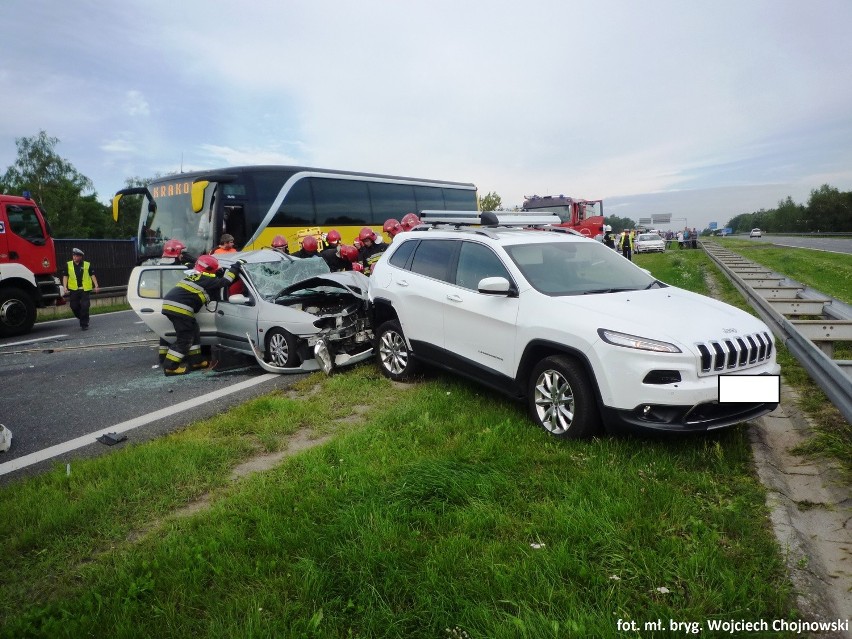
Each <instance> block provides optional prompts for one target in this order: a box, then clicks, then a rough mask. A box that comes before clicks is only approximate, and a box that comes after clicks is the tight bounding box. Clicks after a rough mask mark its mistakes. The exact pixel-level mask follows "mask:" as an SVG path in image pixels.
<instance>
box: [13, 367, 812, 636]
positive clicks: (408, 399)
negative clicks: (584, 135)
mask: <svg viewBox="0 0 852 639" xmlns="http://www.w3.org/2000/svg"><path fill="white" fill-rule="evenodd" d="M364 388H369V389H370V392H369V393H364V390H363V389H364ZM299 390H300V392H299V394H298V396H297V397H291V396H289V395H287V394H276V395H271V396H266V397H264V398H261V399H257V400H254V401H252V402H249V403H247V404H245V405H243V406H242V407H240V408H239V409H238V410H236V411H233V412H231V413H228V414H225V415H222V416H220V417H217V418H216V419H214V420H210V421H205V422H202V423H198V424H194V425H192V426H190V427H188V428H187V429H185V430H183V431H181V432H179V433H175V434H173V435H171V436H169V437H165V438H162V439H161V440H158V441H155V442H151V443H148V444H144V445H139V446H129V447H127V448H125V449H124V450H121V451H117V452H115V453H114V454H111V455H109V456H106V457H102V458H100V459H96V460H91V461H85V462H80V463H77V464H75V467H74V469H73V471H72V474H71V476H70V477H68V476H66V475H65V473H64V469H62V468H57V469H56V470H55V471H54V472H52V473H50V474H47V475H44V476H41V477H38V478H34V479H29V480H27V481H23V482H20V483H16V484H13V485H11V486H9V487H7V488H5V489H4V490H3V491H2V493H0V522H2V524H0V535H2V538H3V539H4V540H5V542H6V543H5V555H4V561H3V563H2V568H0V601H2V602H3V603H2V604H0V606H2V607H1V608H0V619H2V621H0V624H2V626H0V634H2V635H4V636H16V637H17V636H50V637H56V636H60V637H61V636H69V637H77V636H86V635H95V636H111V637H163V636H181V637H183V636H223V637H225V636H227V637H234V636H239V637H272V636H276V637H277V636H299V637H303V636H305V637H312V636H316V637H343V636H351V637H442V636H443V637H447V636H461V632H462V631H464V632H467V633H468V636H470V637H483V638H484V637H489V638H492V637H493V638H500V637H566V636H600V637H607V636H631V635H629V634H628V635H625V634H624V633H620V632H619V631H618V629H617V623H618V620H619V619H621V620H627V621H635V622H636V623H637V627H638V628H640V629H641V628H644V624H645V622H647V621H651V620H656V619H664V620H666V619H691V620H705V619H711V618H719V619H731V618H736V619H739V618H746V619H760V618H763V619H776V618H793V617H795V615H796V613H795V611H794V610H791V608H790V604H789V601H790V599H789V595H790V590H789V586H788V584H787V581H786V579H785V576H784V569H783V565H782V562H781V559H780V557H779V555H778V551H777V547H776V546H775V542H774V540H773V538H772V535H771V533H770V531H769V530H768V528H767V526H766V523H765V522H766V510H765V506H764V501H763V500H764V494H763V490H762V487H761V486H760V485H759V483H758V482H757V481H756V479H755V478H754V477H753V476H752V473H751V470H750V468H751V457H750V449H749V445H748V441H747V434H746V431H745V429H744V428H734V429H731V430H728V431H726V432H724V433H721V434H719V435H715V436H710V437H700V438H665V439H660V440H635V439H630V438H606V439H599V440H593V441H590V442H562V441H556V440H554V439H553V438H551V437H550V436H548V435H547V434H546V433H544V432H543V431H540V430H538V429H536V428H535V427H533V426H532V424H531V423H530V422H529V421H528V420H527V418H526V416H525V414H524V412H523V407H522V406H521V405H519V404H514V403H512V402H510V401H508V400H503V399H502V397H500V396H498V395H495V394H492V393H489V392H485V391H482V390H481V389H480V388H479V387H475V386H471V385H468V384H466V383H464V382H461V381H458V380H457V379H455V378H450V377H446V378H445V377H443V376H441V375H434V376H430V377H429V379H428V380H427V381H425V382H423V383H420V384H415V385H410V386H406V387H401V386H400V385H395V384H392V383H390V382H389V381H388V380H386V379H384V378H382V377H381V376H380V375H379V373H378V371H377V370H376V369H375V368H374V367H373V366H371V365H365V366H361V367H358V368H356V369H354V370H351V371H348V372H346V373H344V374H341V375H337V376H335V377H332V378H323V377H318V376H314V377H312V378H309V379H308V380H307V381H306V382H304V383H302V385H301V387H300V389H299ZM294 395H295V394H294ZM305 428H310V429H311V431H312V432H314V433H316V434H320V433H335V436H334V437H333V438H332V440H331V441H330V442H329V443H327V444H325V445H323V446H321V447H317V448H313V449H310V450H307V451H304V452H302V453H301V454H299V455H297V456H294V457H290V458H287V459H285V460H284V461H283V462H282V463H281V464H280V465H278V466H277V467H275V468H273V469H271V470H268V471H266V472H262V473H257V474H254V475H251V476H248V477H244V478H243V479H242V480H241V481H239V482H231V481H230V479H229V477H230V472H231V470H232V469H233V468H234V467H235V466H236V465H237V464H238V463H240V462H241V461H244V460H245V459H247V458H249V457H251V456H253V455H257V454H259V453H263V452H269V451H272V450H278V449H280V448H282V447H283V446H285V445H286V441H287V439H288V437H289V436H290V435H292V434H293V433H294V432H296V431H297V430H300V429H305ZM204 496H207V497H205V499H204V501H205V503H207V504H208V506H207V507H205V508H202V509H200V510H198V511H197V512H195V513H194V514H192V515H190V516H177V515H175V514H174V513H175V511H180V510H181V509H183V508H185V506H186V505H187V503H190V502H194V501H198V500H200V499H201V498H202V497H204ZM453 633H455V634H453ZM640 634H641V633H633V635H632V636H640ZM646 634H648V633H646ZM779 636H784V635H783V634H782V635H779Z"/></svg>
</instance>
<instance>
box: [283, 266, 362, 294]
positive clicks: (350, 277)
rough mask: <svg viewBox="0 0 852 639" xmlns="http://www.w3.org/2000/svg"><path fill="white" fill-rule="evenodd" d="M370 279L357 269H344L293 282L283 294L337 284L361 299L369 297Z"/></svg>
mask: <svg viewBox="0 0 852 639" xmlns="http://www.w3.org/2000/svg"><path fill="white" fill-rule="evenodd" d="M369 282H370V279H369V278H368V277H367V276H366V275H364V274H363V273H359V272H357V271H342V272H340V273H327V274H325V275H316V276H314V277H309V278H308V279H305V280H302V281H300V282H296V283H295V284H291V285H290V286H288V287H287V288H285V289H283V290H282V291H281V293H280V294H281V295H289V294H290V293H294V292H296V291H301V290H304V289H308V288H316V287H317V286H337V287H339V288H343V289H346V290H347V291H348V292H349V293H351V294H352V295H354V296H356V297H359V298H361V299H364V300H365V299H367V287H368V285H369Z"/></svg>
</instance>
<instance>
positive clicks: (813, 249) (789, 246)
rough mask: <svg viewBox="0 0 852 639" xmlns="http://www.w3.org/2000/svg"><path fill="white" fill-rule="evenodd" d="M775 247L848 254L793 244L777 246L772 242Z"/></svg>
mask: <svg viewBox="0 0 852 639" xmlns="http://www.w3.org/2000/svg"><path fill="white" fill-rule="evenodd" d="M773 244H775V246H783V247H785V248H797V249H805V250H808V251H821V252H823V253H835V254H836V255H849V253H845V252H843V251H829V250H828V249H821V248H815V247H813V246H796V245H795V244H777V243H775V242H773Z"/></svg>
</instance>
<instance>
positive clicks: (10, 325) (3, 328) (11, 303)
mask: <svg viewBox="0 0 852 639" xmlns="http://www.w3.org/2000/svg"><path fill="white" fill-rule="evenodd" d="M35 320H36V307H35V302H33V298H32V297H30V296H29V295H28V294H27V293H26V292H25V291H22V290H21V289H19V288H7V289H5V290H3V291H0V337H12V336H13V335H23V334H24V333H28V332H29V331H30V329H31V328H32V327H33V324H35Z"/></svg>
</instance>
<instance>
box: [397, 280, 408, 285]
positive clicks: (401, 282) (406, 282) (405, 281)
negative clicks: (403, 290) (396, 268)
mask: <svg viewBox="0 0 852 639" xmlns="http://www.w3.org/2000/svg"><path fill="white" fill-rule="evenodd" d="M396 283H397V284H398V285H399V286H408V280H397V282H396Z"/></svg>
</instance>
